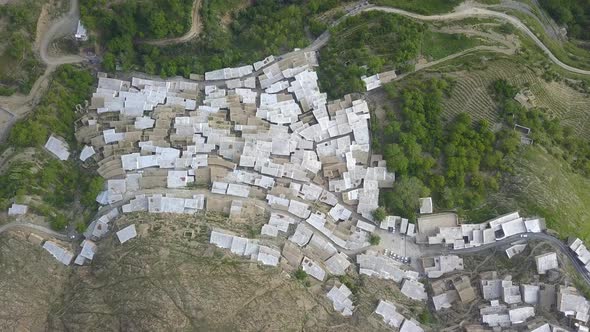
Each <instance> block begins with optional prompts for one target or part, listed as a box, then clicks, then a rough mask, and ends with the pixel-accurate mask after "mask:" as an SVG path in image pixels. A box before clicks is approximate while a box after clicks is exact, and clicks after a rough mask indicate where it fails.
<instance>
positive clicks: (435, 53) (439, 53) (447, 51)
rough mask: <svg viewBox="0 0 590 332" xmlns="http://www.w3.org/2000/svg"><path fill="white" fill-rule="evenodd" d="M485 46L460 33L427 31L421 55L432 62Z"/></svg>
mask: <svg viewBox="0 0 590 332" xmlns="http://www.w3.org/2000/svg"><path fill="white" fill-rule="evenodd" d="M484 44H485V43H484V42H483V41H481V40H479V39H476V38H470V37H467V36H465V35H463V34H459V33H457V34H450V33H442V32H436V31H432V30H426V32H425V33H424V38H423V40H422V46H421V51H420V53H421V54H422V55H423V56H424V57H427V58H428V59H429V60H430V61H434V60H438V59H442V58H444V57H446V56H449V55H452V54H455V53H459V52H461V51H464V50H466V49H470V48H473V47H476V46H479V45H484Z"/></svg>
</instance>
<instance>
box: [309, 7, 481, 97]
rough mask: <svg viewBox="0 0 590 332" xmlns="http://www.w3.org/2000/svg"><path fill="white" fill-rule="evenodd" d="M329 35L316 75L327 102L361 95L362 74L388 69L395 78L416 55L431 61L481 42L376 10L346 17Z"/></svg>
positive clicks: (411, 64)
mask: <svg viewBox="0 0 590 332" xmlns="http://www.w3.org/2000/svg"><path fill="white" fill-rule="evenodd" d="M330 35H331V37H330V40H329V41H328V43H327V45H325V46H324V47H323V48H322V49H321V50H320V60H321V66H320V68H319V69H318V76H319V79H320V86H321V88H322V90H324V91H326V92H327V93H328V96H329V97H331V98H340V97H341V96H342V95H344V94H347V93H351V92H364V91H365V85H364V83H363V81H362V80H361V77H362V76H370V75H374V74H378V73H381V72H384V71H389V70H395V71H396V73H397V74H398V75H400V74H405V73H410V72H412V71H413V70H414V64H415V62H416V60H417V59H418V57H419V56H420V55H422V56H424V57H426V58H427V59H428V60H429V61H434V60H438V59H441V58H444V57H446V56H449V55H452V54H455V53H458V52H461V51H464V50H466V49H469V48H472V47H475V46H477V45H482V44H483V43H484V42H483V41H481V40H479V39H476V38H471V37H467V36H465V35H463V34H449V33H442V32H437V31H436V30H433V28H432V27H430V26H428V25H425V24H422V23H418V22H416V21H415V20H411V19H409V18H406V17H403V16H400V15H395V14H390V13H384V12H378V11H371V12H366V13H363V14H360V15H356V16H352V17H348V18H347V19H346V20H345V21H343V22H342V23H340V24H339V25H338V26H336V27H334V28H332V29H331V31H330Z"/></svg>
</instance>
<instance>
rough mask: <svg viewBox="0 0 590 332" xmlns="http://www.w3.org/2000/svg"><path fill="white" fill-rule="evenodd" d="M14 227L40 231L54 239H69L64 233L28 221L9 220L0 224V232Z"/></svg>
mask: <svg viewBox="0 0 590 332" xmlns="http://www.w3.org/2000/svg"><path fill="white" fill-rule="evenodd" d="M14 229H26V230H28V231H32V232H38V233H42V234H45V235H50V236H52V237H54V238H56V239H59V240H62V241H70V239H69V238H68V236H67V235H65V234H62V233H58V232H56V231H54V230H52V229H49V228H47V227H44V226H41V225H36V224H32V223H29V222H20V221H13V222H10V223H8V224H6V225H2V226H0V234H2V233H3V232H5V231H8V230H14Z"/></svg>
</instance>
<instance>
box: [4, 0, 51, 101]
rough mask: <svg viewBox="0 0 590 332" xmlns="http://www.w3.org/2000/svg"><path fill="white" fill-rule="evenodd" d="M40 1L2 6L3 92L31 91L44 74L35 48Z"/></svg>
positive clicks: (9, 93) (29, 0) (8, 93)
mask: <svg viewBox="0 0 590 332" xmlns="http://www.w3.org/2000/svg"><path fill="white" fill-rule="evenodd" d="M40 10H41V2H40V1H34V0H26V1H22V2H20V1H17V2H15V3H9V4H5V5H0V21H4V22H5V24H4V25H2V28H1V29H0V40H2V45H1V46H2V48H1V49H3V53H2V54H0V95H1V96H8V95H11V94H13V93H14V92H16V91H18V92H21V93H28V92H29V91H30V90H31V88H32V87H33V84H34V83H35V81H36V80H37V77H39V76H40V75H41V74H42V73H43V69H44V66H43V65H42V64H41V63H40V61H39V60H38V59H37V57H36V55H35V54H34V52H33V50H32V42H33V41H34V40H35V33H36V28H37V18H38V16H39V13H40Z"/></svg>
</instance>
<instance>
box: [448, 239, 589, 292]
mask: <svg viewBox="0 0 590 332" xmlns="http://www.w3.org/2000/svg"><path fill="white" fill-rule="evenodd" d="M531 240H536V241H544V242H549V243H551V244H552V245H554V246H556V247H558V248H559V250H560V251H561V252H562V253H563V254H564V255H566V256H567V257H568V258H569V260H570V261H571V263H572V265H573V266H574V268H575V269H576V271H578V273H579V274H580V276H581V277H582V278H583V279H584V281H585V282H586V283H587V284H588V285H589V286H590V273H589V272H588V271H587V270H586V268H585V266H584V264H582V262H580V261H579V260H578V258H577V257H576V255H575V254H574V252H573V251H572V250H571V249H570V248H569V247H568V246H567V245H566V244H565V243H564V242H563V241H561V240H560V239H558V238H556V237H553V236H551V235H548V234H545V233H525V234H517V235H512V236H509V237H506V238H504V239H502V240H498V241H496V242H494V243H490V244H484V245H482V246H479V247H472V248H465V249H457V250H449V253H450V254H456V255H466V254H475V253H479V252H482V251H485V250H491V249H494V248H497V247H501V246H506V245H509V244H511V243H512V242H515V241H524V242H528V241H531Z"/></svg>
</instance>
